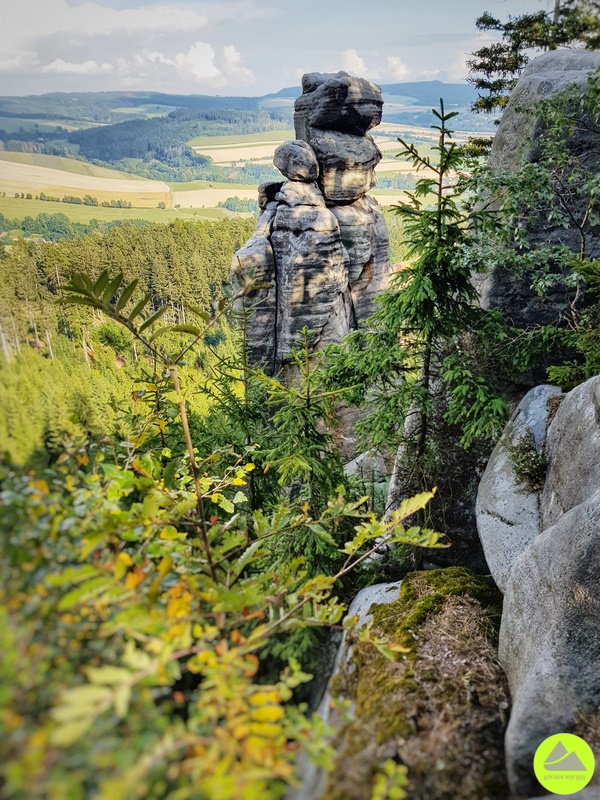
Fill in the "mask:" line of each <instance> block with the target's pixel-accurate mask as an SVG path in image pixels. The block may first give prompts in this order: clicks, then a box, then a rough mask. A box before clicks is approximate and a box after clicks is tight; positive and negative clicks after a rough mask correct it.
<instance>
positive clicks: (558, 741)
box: [533, 733, 596, 794]
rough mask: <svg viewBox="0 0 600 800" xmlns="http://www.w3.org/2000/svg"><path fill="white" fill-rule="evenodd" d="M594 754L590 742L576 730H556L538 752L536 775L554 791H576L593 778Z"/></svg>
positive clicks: (563, 792) (549, 789) (534, 761)
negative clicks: (561, 731) (564, 731)
mask: <svg viewBox="0 0 600 800" xmlns="http://www.w3.org/2000/svg"><path fill="white" fill-rule="evenodd" d="M595 766H596V764H595V760H594V754H593V753H592V749H591V747H590V746H589V744H588V743H587V742H584V741H583V739H581V738H580V737H579V736H575V735H574V734H573V733H556V734H554V736H549V737H548V738H547V739H544V741H543V742H542V743H541V745H540V746H539V747H538V749H537V750H536V752H535V758H534V759H533V769H534V771H535V775H536V778H537V779H538V781H539V782H540V783H541V784H542V786H543V787H544V789H547V790H548V791H549V792H552V794H576V793H577V792H579V791H580V790H581V789H583V787H584V786H587V785H588V783H589V782H590V781H591V780H592V776H593V774H594V768H595Z"/></svg>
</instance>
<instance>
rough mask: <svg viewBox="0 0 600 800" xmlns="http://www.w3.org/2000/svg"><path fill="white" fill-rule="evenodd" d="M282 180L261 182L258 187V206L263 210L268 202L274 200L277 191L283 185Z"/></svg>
mask: <svg viewBox="0 0 600 800" xmlns="http://www.w3.org/2000/svg"><path fill="white" fill-rule="evenodd" d="M283 184H284V181H279V182H275V183H261V184H260V186H259V187H258V207H259V208H260V210H261V211H264V210H265V208H266V207H267V205H268V204H269V203H272V202H273V201H274V200H275V197H276V195H277V192H279V190H280V189H281V187H282V186H283Z"/></svg>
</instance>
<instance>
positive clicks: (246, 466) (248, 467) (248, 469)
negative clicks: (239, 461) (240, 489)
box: [244, 463, 256, 472]
mask: <svg viewBox="0 0 600 800" xmlns="http://www.w3.org/2000/svg"><path fill="white" fill-rule="evenodd" d="M244 469H245V470H246V472H252V470H253V469H256V464H252V463H250V464H244Z"/></svg>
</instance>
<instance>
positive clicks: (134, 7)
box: [0, 0, 549, 96]
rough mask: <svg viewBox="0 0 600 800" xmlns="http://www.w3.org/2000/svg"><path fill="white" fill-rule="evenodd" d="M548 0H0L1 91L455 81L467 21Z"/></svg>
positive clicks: (234, 90)
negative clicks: (321, 79)
mask: <svg viewBox="0 0 600 800" xmlns="http://www.w3.org/2000/svg"><path fill="white" fill-rule="evenodd" d="M548 5H549V2H548V0H377V1H376V2H374V1H373V0H157V2H149V0H0V19H2V22H3V25H2V28H3V35H2V37H1V38H0V95H26V94H42V93H45V92H55V91H63V92H75V91H80V92H84V91H104V90H116V89H121V90H144V91H159V92H175V93H178V94H189V93H194V94H213V95H215V94H218V95H254V96H256V95H263V94H266V93H268V92H276V91H278V90H279V89H281V88H283V87H286V86H297V85H299V82H300V77H301V76H302V74H303V73H304V72H337V71H338V70H340V69H344V70H346V71H347V72H350V73H351V74H353V75H360V76H362V77H366V78H369V79H371V80H374V81H376V82H379V83H396V82H400V81H421V80H433V79H438V80H443V81H447V82H462V81H464V80H465V78H466V75H467V67H466V64H465V60H466V58H467V57H468V54H469V53H472V52H473V51H474V50H476V49H478V48H479V47H481V46H482V44H484V43H485V42H486V41H487V42H490V41H493V38H492V37H491V36H490V34H480V33H478V32H477V30H476V28H475V19H476V18H477V17H478V16H479V15H480V14H481V13H483V12H484V11H486V10H487V11H490V12H491V13H493V14H496V15H497V16H498V17H500V18H502V19H505V18H506V17H507V16H508V15H509V14H513V15H515V14H522V13H525V12H527V11H534V10H539V9H541V8H546V7H547V6H548Z"/></svg>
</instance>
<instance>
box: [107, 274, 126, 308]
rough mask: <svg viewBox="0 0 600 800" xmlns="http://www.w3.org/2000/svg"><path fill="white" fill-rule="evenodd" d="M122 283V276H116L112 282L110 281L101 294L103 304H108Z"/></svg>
mask: <svg viewBox="0 0 600 800" xmlns="http://www.w3.org/2000/svg"><path fill="white" fill-rule="evenodd" d="M122 283H123V275H122V274H119V275H116V276H115V277H114V278H113V279H112V281H110V282H109V283H108V284H107V286H106V289H105V290H104V292H103V293H102V302H103V303H104V304H108V303H110V301H111V300H112V298H113V295H114V294H115V293H116V292H117V290H118V288H119V286H120V285H121V284H122Z"/></svg>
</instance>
